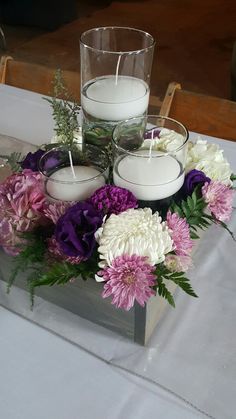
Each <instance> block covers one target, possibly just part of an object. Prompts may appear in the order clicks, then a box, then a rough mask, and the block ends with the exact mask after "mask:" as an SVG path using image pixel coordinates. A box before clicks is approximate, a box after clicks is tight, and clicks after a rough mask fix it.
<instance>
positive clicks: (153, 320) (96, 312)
mask: <svg viewBox="0 0 236 419" xmlns="http://www.w3.org/2000/svg"><path fill="white" fill-rule="evenodd" d="M13 262H14V258H13V257H10V256H8V255H6V254H5V253H4V252H3V251H0V277H1V279H2V280H4V281H7V280H8V277H9V273H10V271H11V269H12V266H13ZM25 278H26V275H25V274H24V273H23V272H22V273H21V274H20V275H19V277H18V278H17V280H16V282H15V285H16V286H17V287H19V288H21V289H24V290H25V289H26V288H27V287H26V280H25ZM102 288H103V284H102V283H97V282H96V281H95V280H94V279H89V280H87V281H83V280H82V279H78V280H76V281H75V282H73V283H68V284H66V285H62V286H59V285H57V286H53V287H41V288H38V289H37V291H36V295H37V296H39V297H41V298H43V299H45V300H47V301H49V302H51V303H53V304H56V305H57V306H59V307H62V308H64V309H65V310H68V311H70V312H72V313H74V314H76V315H78V316H81V317H83V318H85V319H87V320H90V321H91V322H93V323H96V324H99V325H100V326H103V327H105V328H108V329H110V330H112V331H113V332H116V333H119V334H121V335H123V336H126V337H128V338H129V339H131V340H133V341H134V342H136V343H139V344H141V345H146V343H147V341H148V339H149V338H150V337H151V335H152V332H153V330H154V329H155V327H156V325H157V323H158V322H159V320H160V318H161V316H162V314H163V312H164V310H165V308H166V307H167V306H169V304H168V303H167V302H166V300H165V299H163V298H161V297H159V296H155V297H151V298H150V299H149V301H148V303H147V304H146V306H145V307H141V306H140V305H139V304H135V306H134V307H133V308H132V309H131V310H130V311H125V310H122V309H117V308H115V307H114V306H113V305H112V304H111V300H110V298H106V299H103V298H102V297H101V293H102ZM168 288H169V289H170V291H172V292H174V290H175V288H176V285H175V284H174V283H170V284H168ZM29 304H30V300H29Z"/></svg>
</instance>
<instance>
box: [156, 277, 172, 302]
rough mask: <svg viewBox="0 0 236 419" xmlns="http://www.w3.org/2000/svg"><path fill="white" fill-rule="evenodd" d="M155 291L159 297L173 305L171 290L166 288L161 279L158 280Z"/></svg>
mask: <svg viewBox="0 0 236 419" xmlns="http://www.w3.org/2000/svg"><path fill="white" fill-rule="evenodd" d="M157 292H158V294H159V295H160V296H161V297H163V298H165V299H166V300H167V301H168V303H169V304H170V305H171V306H172V307H175V301H174V298H173V296H172V294H171V292H170V291H169V290H168V288H167V287H166V285H165V284H164V283H163V282H161V281H160V282H159V281H158V287H157Z"/></svg>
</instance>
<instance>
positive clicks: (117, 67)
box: [115, 55, 121, 86]
mask: <svg viewBox="0 0 236 419" xmlns="http://www.w3.org/2000/svg"><path fill="white" fill-rule="evenodd" d="M120 60H121V55H119V57H118V60H117V64H116V81H115V84H116V86H117V82H118V73H119V67H120Z"/></svg>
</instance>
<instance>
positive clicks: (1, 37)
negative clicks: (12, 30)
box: [0, 26, 7, 50]
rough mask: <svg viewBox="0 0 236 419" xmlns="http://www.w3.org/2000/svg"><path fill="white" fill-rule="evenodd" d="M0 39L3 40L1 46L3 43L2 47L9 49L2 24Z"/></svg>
mask: <svg viewBox="0 0 236 419" xmlns="http://www.w3.org/2000/svg"><path fill="white" fill-rule="evenodd" d="M0 41H1V43H0V46H1V45H2V49H4V50H6V49H7V43H6V38H5V34H4V32H3V29H2V27H1V26H0Z"/></svg>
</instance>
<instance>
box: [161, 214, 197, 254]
mask: <svg viewBox="0 0 236 419" xmlns="http://www.w3.org/2000/svg"><path fill="white" fill-rule="evenodd" d="M166 222H167V226H168V227H169V229H170V235H171V238H172V240H173V242H174V251H175V253H176V255H189V254H190V253H191V250H192V247H193V241H192V240H191V238H190V230H189V225H188V223H187V221H186V219H185V218H181V217H179V215H178V214H176V213H171V212H170V211H168V212H167V217H166Z"/></svg>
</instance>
